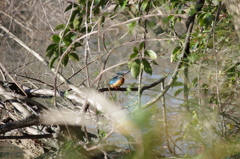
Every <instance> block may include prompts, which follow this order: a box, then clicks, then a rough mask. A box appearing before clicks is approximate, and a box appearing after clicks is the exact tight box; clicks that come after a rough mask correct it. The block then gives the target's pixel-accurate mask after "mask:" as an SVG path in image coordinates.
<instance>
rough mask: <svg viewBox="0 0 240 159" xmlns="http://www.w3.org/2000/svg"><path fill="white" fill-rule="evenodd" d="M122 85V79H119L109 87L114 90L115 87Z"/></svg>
mask: <svg viewBox="0 0 240 159" xmlns="http://www.w3.org/2000/svg"><path fill="white" fill-rule="evenodd" d="M123 83H124V78H120V79H119V80H117V82H115V83H114V84H111V85H110V87H111V88H115V87H119V86H121V85H122V84H123Z"/></svg>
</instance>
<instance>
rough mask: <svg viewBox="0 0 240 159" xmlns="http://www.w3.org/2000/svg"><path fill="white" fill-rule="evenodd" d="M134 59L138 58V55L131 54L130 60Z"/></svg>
mask: <svg viewBox="0 0 240 159" xmlns="http://www.w3.org/2000/svg"><path fill="white" fill-rule="evenodd" d="M135 57H138V53H132V54H131V55H130V60H131V59H133V58H135Z"/></svg>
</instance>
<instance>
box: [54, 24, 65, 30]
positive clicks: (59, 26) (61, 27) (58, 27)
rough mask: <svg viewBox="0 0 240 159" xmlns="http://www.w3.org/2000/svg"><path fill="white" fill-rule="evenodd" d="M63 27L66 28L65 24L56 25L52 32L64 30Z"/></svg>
mask: <svg viewBox="0 0 240 159" xmlns="http://www.w3.org/2000/svg"><path fill="white" fill-rule="evenodd" d="M65 27H66V25H65V24H58V25H57V26H56V27H55V28H54V30H60V29H64V28H65Z"/></svg>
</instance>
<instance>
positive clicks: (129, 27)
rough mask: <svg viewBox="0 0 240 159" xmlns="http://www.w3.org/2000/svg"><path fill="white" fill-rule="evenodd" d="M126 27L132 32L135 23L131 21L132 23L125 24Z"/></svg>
mask: <svg viewBox="0 0 240 159" xmlns="http://www.w3.org/2000/svg"><path fill="white" fill-rule="evenodd" d="M127 26H128V29H129V31H130V32H132V31H133V30H134V29H135V28H136V26H137V22H136V21H133V22H131V23H129V24H127Z"/></svg>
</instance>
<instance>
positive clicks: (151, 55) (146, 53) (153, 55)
mask: <svg viewBox="0 0 240 159" xmlns="http://www.w3.org/2000/svg"><path fill="white" fill-rule="evenodd" d="M144 53H145V55H146V56H148V57H150V58H151V59H153V60H156V59H157V54H156V53H155V52H154V51H153V50H146V51H145V52H144Z"/></svg>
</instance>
